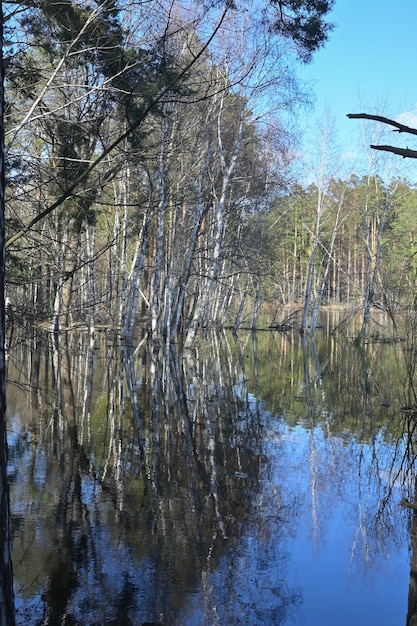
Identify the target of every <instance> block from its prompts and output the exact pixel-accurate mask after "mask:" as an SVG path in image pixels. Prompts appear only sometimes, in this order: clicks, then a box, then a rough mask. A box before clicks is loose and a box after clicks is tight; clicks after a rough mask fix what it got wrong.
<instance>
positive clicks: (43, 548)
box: [9, 335, 298, 625]
mask: <svg viewBox="0 0 417 626" xmlns="http://www.w3.org/2000/svg"><path fill="white" fill-rule="evenodd" d="M223 341H224V339H223ZM43 343H44V346H43V348H44V351H43V356H42V358H41V359H39V358H31V356H33V355H34V353H33V352H31V351H30V350H29V351H26V348H25V345H24V344H22V345H21V346H20V347H19V348H18V349H17V350H16V353H15V354H13V355H12V358H11V361H10V363H9V378H10V380H11V382H10V384H9V388H10V403H9V405H10V406H11V407H13V414H12V415H11V424H12V426H11V428H12V431H13V432H12V433H11V436H10V448H11V452H10V456H11V482H12V502H13V506H12V521H13V550H14V562H15V577H16V595H17V606H18V621H19V620H20V623H22V624H23V623H24V624H58V623H65V624H83V625H85V624H140V623H142V622H152V623H163V624H180V623H187V617H186V616H187V613H188V611H193V610H195V611H197V614H200V615H204V623H206V624H214V623H216V620H218V623H222V624H226V623H234V621H235V620H237V619H238V618H239V615H241V614H242V613H243V614H245V615H246V618H247V619H249V620H251V622H250V623H258V621H259V620H264V619H266V620H267V622H269V621H270V618H271V616H275V617H274V619H275V623H281V620H283V619H284V617H285V615H286V612H287V608H288V607H290V606H291V605H292V604H294V602H295V601H297V599H298V596H297V593H296V592H295V591H294V590H291V589H289V588H287V586H286V585H285V584H284V583H283V580H284V578H285V573H284V572H283V571H280V572H278V571H277V573H276V575H275V574H274V576H273V577H272V578H273V579H272V580H270V581H268V584H269V585H270V588H269V589H268V593H269V598H268V600H267V601H266V602H265V606H264V607H262V606H259V604H258V602H257V593H258V591H259V590H258V591H257V590H256V586H252V584H250V583H249V581H250V580H251V577H252V576H254V575H257V568H258V569H259V568H260V564H259V558H260V557H259V555H258V554H256V553H253V554H251V556H250V558H251V562H249V561H248V560H247V558H246V561H245V563H243V561H242V560H241V557H240V556H239V554H235V552H234V548H235V547H236V545H237V544H238V542H239V540H240V537H242V535H243V534H244V533H245V531H246V523H247V520H248V519H249V518H251V517H253V515H254V514H255V515H257V514H256V511H255V509H254V503H255V502H256V497H257V494H258V493H259V480H260V475H261V473H262V471H263V469H262V468H263V466H264V465H265V463H266V459H265V458H264V456H263V454H262V426H261V424H260V422H259V419H258V418H259V416H258V415H257V414H256V412H255V411H254V406H253V402H252V399H251V398H250V396H249V395H248V393H247V391H246V390H245V385H244V376H243V372H242V371H241V370H240V368H239V366H238V365H237V362H236V361H235V360H234V359H233V358H232V355H231V352H230V347H229V348H228V347H227V346H226V348H227V349H226V350H225V349H224V348H225V346H224V345H223V346H220V344H219V343H218V342H217V340H216V341H214V342H213V343H212V345H211V346H210V347H209V348H206V349H205V351H204V353H203V354H198V355H197V356H196V355H192V354H191V352H188V353H187V354H185V355H184V354H180V353H179V352H178V350H177V349H176V348H174V347H172V346H171V347H167V346H164V345H159V344H157V343H150V342H148V343H145V344H144V345H143V347H142V348H141V349H139V350H137V351H135V350H132V349H131V348H130V347H128V346H120V345H119V344H118V342H117V341H116V340H113V339H112V338H111V337H110V336H109V335H106V336H104V335H103V336H102V337H100V338H99V340H98V341H97V342H96V345H95V346H93V345H92V344H91V341H90V338H89V337H88V336H79V337H75V336H67V335H63V336H60V337H56V338H55V339H53V340H50V339H48V338H45V339H44V341H43ZM50 344H51V345H50ZM38 349H39V337H38V338H37V350H38ZM92 356H94V358H92ZM13 362H14V363H13ZM16 363H20V364H27V365H28V367H27V369H28V371H26V372H25V373H23V372H22V371H18V370H17V368H16ZM12 381H13V382H14V383H15V384H13V382H12ZM31 382H32V383H34V382H35V383H36V384H35V386H36V393H32V395H28V394H26V393H23V394H22V393H20V390H22V389H23V390H24V389H25V388H26V385H29V387H30V383H31ZM32 390H33V389H32ZM33 391H34V390H33ZM29 398H30V399H31V400H32V405H31V408H30V410H29V411H27V404H24V403H27V402H28V399H29ZM33 403H34V404H33ZM28 470H29V471H28ZM254 511H255V513H254ZM258 517H259V515H258ZM255 519H256V517H255V518H253V520H255ZM287 523H288V520H286V519H285V514H284V512H283V514H282V516H281V517H277V518H276V520H274V522H273V523H272V522H271V524H272V527H270V528H268V527H267V524H266V523H265V522H263V523H262V524H263V525H262V532H263V533H265V536H264V537H262V541H261V543H262V546H263V549H264V553H263V555H262V559H265V558H267V554H268V550H271V551H273V554H272V553H271V556H270V558H271V559H273V561H274V562H280V563H281V566H280V567H281V568H282V567H284V565H283V564H284V562H285V561H284V559H283V558H282V557H283V554H281V551H282V550H283V548H282V547H280V543H279V541H278V542H276V541H275V539H274V540H273V537H274V534H275V532H276V531H277V530H279V532H280V533H281V534H282V535H283V536H284V535H285V532H286V531H285V525H286V524H287ZM252 524H255V525H256V522H255V521H252ZM271 524H270V525H271ZM245 541H247V542H248V541H249V538H248V537H246V539H245ZM257 542H259V539H257ZM249 554H250V545H249V544H248V547H247V555H249ZM269 575H271V572H269ZM220 579H221V588H219V580H220ZM253 582H256V581H253ZM245 586H246V591H244V589H245ZM251 612H252V616H251ZM189 619H191V617H190V618H189ZM178 620H179V621H178ZM276 620H278V621H276ZM190 623H192V622H190ZM201 623H203V622H201Z"/></svg>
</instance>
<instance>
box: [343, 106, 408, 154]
mask: <svg viewBox="0 0 417 626" xmlns="http://www.w3.org/2000/svg"><path fill="white" fill-rule="evenodd" d="M347 117H348V118H349V119H350V120H373V121H374V122H382V123H383V124H388V126H394V127H395V131H393V132H396V133H409V134H410V135H417V128H411V126H405V124H400V122H396V121H395V120H390V119H389V118H388V117H383V116H382V115H371V114H369V113H348V114H347ZM406 156H409V155H406ZM413 158H415V157H413Z"/></svg>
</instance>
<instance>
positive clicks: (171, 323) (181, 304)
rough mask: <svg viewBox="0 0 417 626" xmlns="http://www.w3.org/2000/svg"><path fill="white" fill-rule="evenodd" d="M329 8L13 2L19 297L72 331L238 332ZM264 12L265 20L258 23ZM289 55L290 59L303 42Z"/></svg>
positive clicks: (12, 175) (9, 51)
mask: <svg viewBox="0 0 417 626" xmlns="http://www.w3.org/2000/svg"><path fill="white" fill-rule="evenodd" d="M330 6H331V3H330V2H314V3H300V2H286V3H283V2H278V3H277V2H269V3H264V4H263V5H262V6H260V5H259V4H253V5H252V4H249V5H248V4H247V3H245V6H242V7H239V6H237V4H232V3H225V4H223V3H220V2H215V3H212V4H205V3H191V4H187V3H185V4H183V5H181V4H179V3H173V2H172V3H171V2H166V3H146V6H145V4H141V3H139V4H133V5H132V4H129V5H122V4H120V3H118V4H116V3H115V2H108V1H105V2H99V3H96V4H93V5H90V4H88V5H85V4H83V3H79V2H70V1H69V0H68V1H66V2H64V3H62V2H60V3H58V4H56V3H54V2H40V3H29V4H28V5H24V6H23V7H22V6H21V5H13V4H12V5H10V7H11V8H10V12H9V13H8V15H6V17H5V25H6V33H7V35H8V37H9V39H7V45H5V50H6V68H7V72H6V103H5V129H6V159H7V160H6V167H7V172H6V173H7V186H6V189H7V193H8V196H7V202H6V210H7V220H6V221H7V250H8V297H9V299H10V302H11V303H12V305H13V307H14V308H15V309H16V311H18V312H21V313H22V314H23V315H30V316H32V317H33V318H34V319H36V320H37V321H38V322H41V321H44V322H45V323H49V324H50V327H51V328H53V329H54V330H55V331H60V330H62V329H64V328H69V327H73V326H74V324H79V323H81V324H85V323H87V324H88V325H89V326H90V327H94V326H95V325H96V324H97V323H103V324H108V325H111V326H113V327H114V326H117V327H119V328H120V329H121V332H122V334H123V336H124V337H127V338H128V337H131V335H132V332H133V329H134V328H135V327H136V326H137V324H138V323H141V324H143V325H144V326H146V327H147V329H148V331H149V332H150V333H151V334H152V335H161V336H162V335H163V336H165V337H167V338H168V339H176V338H178V336H179V335H181V336H182V337H185V340H186V342H188V343H189V344H191V343H192V342H193V341H194V339H195V336H196V332H197V330H198V328H200V327H201V326H205V325H210V324H224V323H226V322H230V319H229V317H230V315H229V312H230V311H231V310H234V311H235V319H234V320H233V323H234V325H238V324H239V322H240V319H241V316H242V315H243V312H244V311H245V310H246V308H247V300H248V298H249V300H250V301H251V306H253V307H254V308H255V310H256V309H257V307H258V306H259V304H260V302H261V299H262V296H261V285H262V283H263V282H264V273H263V265H264V260H263V258H262V256H263V255H261V254H260V250H259V243H260V242H261V241H262V240H263V238H264V237H265V229H266V228H267V218H268V213H269V211H270V208H271V206H272V204H273V201H274V198H275V197H276V195H277V193H279V191H280V190H281V189H282V188H283V185H284V182H285V179H286V176H287V171H288V165H289V162H290V161H291V157H292V154H291V141H290V136H289V133H288V130H287V128H286V126H285V124H284V121H283V119H282V115H280V114H279V111H282V110H285V111H291V108H292V107H294V106H295V105H297V104H298V103H300V102H301V101H302V99H303V94H302V92H301V90H300V88H299V86H298V85H297V81H296V77H295V71H294V64H295V63H296V60H297V59H298V60H301V61H302V62H305V61H307V60H309V58H310V57H311V54H312V52H313V51H314V50H315V49H317V47H319V46H320V45H322V44H323V43H324V41H325V39H326V37H327V34H328V32H329V29H330V25H329V24H328V23H327V22H326V21H325V19H324V18H325V15H326V13H327V12H328V10H329V8H330ZM259 9H261V10H259ZM289 43H290V45H288V44H289Z"/></svg>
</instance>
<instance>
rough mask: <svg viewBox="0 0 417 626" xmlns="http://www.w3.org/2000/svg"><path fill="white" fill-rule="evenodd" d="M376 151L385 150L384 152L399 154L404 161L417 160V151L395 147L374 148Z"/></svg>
mask: <svg viewBox="0 0 417 626" xmlns="http://www.w3.org/2000/svg"><path fill="white" fill-rule="evenodd" d="M371 148H373V149H374V150H383V151H384V152H392V153H393V154H399V155H400V156H402V157H403V158H404V159H406V158H409V159H417V150H410V149H409V148H396V147H395V146H372V145H371Z"/></svg>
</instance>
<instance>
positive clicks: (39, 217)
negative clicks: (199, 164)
mask: <svg viewBox="0 0 417 626" xmlns="http://www.w3.org/2000/svg"><path fill="white" fill-rule="evenodd" d="M229 8H230V7H229V2H228V3H227V4H226V7H225V9H224V10H223V13H222V14H221V16H220V18H219V20H218V22H217V24H216V26H215V27H214V29H213V31H212V33H211V34H210V36H209V38H208V39H207V41H206V42H205V43H204V44H203V45H202V46H201V48H200V50H199V52H198V53H197V54H196V55H195V57H193V58H192V59H191V61H190V62H189V63H188V64H187V65H186V66H185V67H184V68H183V69H182V70H181V72H179V74H178V75H177V76H175V77H174V78H173V80H172V81H171V82H170V83H169V84H168V85H167V86H166V87H165V88H163V89H162V90H161V92H160V93H159V94H158V95H157V96H156V97H155V98H154V99H153V100H152V101H151V102H150V103H149V104H148V106H147V107H146V108H145V110H144V111H143V113H142V115H141V116H140V117H139V119H138V120H137V121H136V122H135V123H134V124H132V125H131V126H130V127H129V128H128V129H127V130H126V131H125V132H124V133H122V134H121V135H119V137H117V138H116V139H115V140H114V141H113V142H112V143H111V144H110V145H109V146H107V148H105V149H104V150H103V152H102V153H101V154H100V155H99V156H98V157H97V158H96V160H95V161H93V163H91V165H90V166H89V167H88V168H87V169H86V170H84V172H82V174H80V176H79V177H78V178H77V179H76V180H75V181H74V182H73V183H72V184H71V185H69V187H68V188H67V189H66V190H65V191H64V192H63V193H62V194H61V196H59V198H58V199H57V200H56V201H55V202H53V203H52V204H51V205H49V206H48V207H46V208H45V209H44V210H43V211H41V212H40V213H39V214H38V215H37V216H36V217H34V218H33V219H32V220H30V221H29V223H28V224H26V225H25V226H23V228H21V229H20V230H19V231H18V232H17V233H15V234H14V235H12V236H11V237H9V239H8V240H7V241H6V247H9V246H11V245H12V244H13V243H15V242H16V241H17V240H18V239H20V237H23V235H25V234H26V233H27V232H28V231H29V230H30V229H31V228H32V227H33V226H35V224H37V223H38V222H40V221H41V220H43V219H44V218H45V217H46V216H47V215H50V214H51V213H52V212H53V211H55V209H57V208H58V207H59V206H60V205H62V204H63V202H64V201H65V200H66V199H67V198H70V197H71V196H73V195H74V193H76V190H77V187H78V186H79V185H80V183H82V182H83V181H84V180H86V179H87V178H88V177H89V176H90V174H91V173H92V172H93V171H94V170H95V168H96V167H97V165H98V164H99V163H101V162H102V161H104V159H105V158H106V157H107V155H109V154H110V153H111V152H112V151H113V150H114V148H116V147H117V146H119V145H120V144H121V143H122V142H123V141H124V140H125V139H126V138H127V137H129V136H130V135H131V134H132V133H133V132H134V131H135V130H137V129H138V128H139V127H140V125H141V124H142V123H143V122H144V120H145V119H146V118H147V117H148V115H149V114H150V113H151V111H153V110H154V109H155V107H156V106H157V105H158V104H159V103H160V102H161V101H162V100H163V98H164V97H165V96H166V95H167V94H168V93H169V92H170V91H171V90H172V89H173V88H174V87H175V86H176V85H177V84H178V82H179V81H180V80H181V79H182V78H183V77H184V76H186V74H187V73H188V72H189V71H190V69H191V68H192V67H193V66H194V65H195V64H196V63H197V62H198V60H199V59H200V58H201V57H202V56H203V54H204V52H205V51H206V50H207V49H208V47H209V46H210V44H211V43H212V41H213V39H214V38H215V37H216V35H217V33H218V32H219V30H220V28H221V26H222V24H223V22H224V20H225V18H226V15H227V13H228V10H229ZM48 82H49V81H48ZM36 102H37V101H36Z"/></svg>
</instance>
